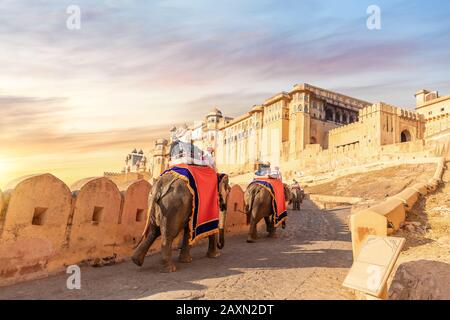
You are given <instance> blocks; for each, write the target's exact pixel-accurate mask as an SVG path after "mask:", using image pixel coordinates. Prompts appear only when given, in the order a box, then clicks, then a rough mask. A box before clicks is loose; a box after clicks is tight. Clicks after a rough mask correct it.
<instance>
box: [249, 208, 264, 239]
mask: <svg viewBox="0 0 450 320" xmlns="http://www.w3.org/2000/svg"><path fill="white" fill-rule="evenodd" d="M259 220H261V217H256V215H255V214H252V216H251V218H250V229H249V232H248V237H247V242H249V243H252V242H255V240H256V239H258V232H257V229H256V226H257V224H258V222H259Z"/></svg>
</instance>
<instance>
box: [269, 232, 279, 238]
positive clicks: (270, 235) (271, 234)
mask: <svg viewBox="0 0 450 320" xmlns="http://www.w3.org/2000/svg"><path fill="white" fill-rule="evenodd" d="M267 237H268V238H278V235H277V234H276V233H275V232H270V233H269V234H268V235H267Z"/></svg>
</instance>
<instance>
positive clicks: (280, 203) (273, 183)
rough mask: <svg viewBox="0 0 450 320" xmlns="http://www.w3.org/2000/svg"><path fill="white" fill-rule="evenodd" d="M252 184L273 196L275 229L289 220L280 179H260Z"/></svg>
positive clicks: (256, 179)
mask: <svg viewBox="0 0 450 320" xmlns="http://www.w3.org/2000/svg"><path fill="white" fill-rule="evenodd" d="M250 184H258V185H260V186H261V187H263V188H265V189H266V190H267V191H268V192H269V193H270V195H271V196H272V208H273V212H274V215H273V222H274V225H275V227H278V226H279V225H281V224H282V223H283V222H285V221H286V219H287V210H286V199H285V196H284V185H283V182H282V181H281V180H280V179H274V178H263V177H258V178H255V179H254V180H253V181H252V182H251V183H250Z"/></svg>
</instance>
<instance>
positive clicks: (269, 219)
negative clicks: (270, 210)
mask: <svg viewBox="0 0 450 320" xmlns="http://www.w3.org/2000/svg"><path fill="white" fill-rule="evenodd" d="M264 221H265V222H266V226H267V232H268V233H269V235H268V237H269V238H276V231H277V229H276V228H275V226H274V225H273V220H272V217H271V216H270V217H264Z"/></svg>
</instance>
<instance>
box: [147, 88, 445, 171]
mask: <svg viewBox="0 0 450 320" xmlns="http://www.w3.org/2000/svg"><path fill="white" fill-rule="evenodd" d="M416 99H417V106H416V111H412V110H408V109H404V108H399V107H395V106H392V105H389V104H386V103H383V102H378V103H372V102H368V101H364V100H361V99H357V98H353V97H350V96H347V95H344V94H340V93H337V92H333V91H330V90H326V89H322V88H319V87H315V86H312V85H309V84H306V83H305V84H299V85H294V87H293V89H292V90H291V91H289V92H281V93H279V94H276V95H274V96H272V97H270V98H268V99H266V100H265V101H264V102H263V103H262V104H260V105H255V106H253V107H252V108H251V109H250V110H249V111H248V112H246V113H244V114H242V115H240V116H238V117H236V118H230V117H225V116H224V115H223V114H222V112H221V111H220V110H218V109H217V108H214V109H213V110H211V112H209V113H208V114H207V115H206V117H205V118H204V119H203V120H202V121H198V122H196V123H194V125H192V126H190V127H188V126H187V125H186V126H185V127H184V131H182V130H181V131H182V132H184V136H185V138H186V140H189V141H191V142H192V143H193V144H194V145H196V146H198V147H199V148H201V149H204V150H206V149H209V150H213V151H214V155H215V157H216V164H217V167H218V169H219V170H221V171H223V172H227V173H230V174H242V173H247V172H251V171H253V170H255V169H256V166H257V164H258V163H261V162H270V163H271V165H273V166H280V168H281V169H282V170H283V169H284V170H288V168H297V169H303V167H305V166H307V164H308V163H309V162H310V161H309V160H310V159H311V158H316V159H319V158H323V159H324V161H325V162H326V160H325V159H328V158H329V159H331V158H330V157H331V154H333V153H335V154H339V152H340V151H345V152H347V151H349V150H359V151H360V152H361V156H360V157H364V156H367V155H369V154H376V153H379V149H380V148H381V147H383V146H386V145H395V144H401V143H408V142H411V143H416V144H417V143H418V144H420V143H421V141H423V139H424V138H426V137H427V136H430V135H432V134H436V133H438V132H442V131H444V130H446V129H448V128H449V112H450V96H447V97H443V98H440V97H439V95H438V94H437V93H433V94H431V95H430V92H428V91H426V90H422V91H421V92H419V93H417V94H416ZM174 132H178V133H179V132H180V129H177V128H175V127H174V128H173V129H172V130H171V133H174ZM178 136H179V135H178ZM170 143H171V139H168V140H161V139H159V140H157V141H156V145H155V150H154V151H153V152H152V153H153V169H152V175H153V177H154V178H155V177H157V176H158V174H159V173H160V172H161V170H164V168H165V167H164V166H167V163H168V160H167V157H168V156H169V150H168V149H169V146H170ZM422 144H423V143H422ZM355 155H356V156H357V157H358V155H357V152H355ZM327 157H328V158H327ZM305 169H308V168H305Z"/></svg>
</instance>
